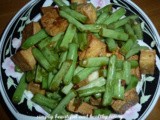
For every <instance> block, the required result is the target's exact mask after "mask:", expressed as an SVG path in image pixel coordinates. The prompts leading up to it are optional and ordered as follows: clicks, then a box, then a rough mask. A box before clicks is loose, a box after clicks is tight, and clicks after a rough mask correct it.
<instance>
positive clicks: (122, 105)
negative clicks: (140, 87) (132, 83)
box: [111, 88, 139, 114]
mask: <svg viewBox="0 0 160 120" xmlns="http://www.w3.org/2000/svg"><path fill="white" fill-rule="evenodd" d="M138 102H139V96H138V94H137V92H136V90H135V88H133V89H131V90H129V91H127V92H126V93H125V97H124V100H115V101H113V102H112V105H111V107H112V108H113V110H114V111H115V112H117V113H119V114H124V113H125V112H126V111H127V110H128V109H129V108H130V107H132V106H134V105H135V104H136V103H138Z"/></svg>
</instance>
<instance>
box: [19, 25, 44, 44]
mask: <svg viewBox="0 0 160 120" xmlns="http://www.w3.org/2000/svg"><path fill="white" fill-rule="evenodd" d="M40 30H41V25H40V24H39V23H38V22H32V23H29V24H28V25H26V26H25V28H24V30H23V32H22V37H23V39H22V43H23V42H24V41H25V40H26V39H27V38H28V37H30V36H32V35H34V34H35V33H37V32H39V31H40Z"/></svg>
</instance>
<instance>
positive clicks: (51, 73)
mask: <svg viewBox="0 0 160 120" xmlns="http://www.w3.org/2000/svg"><path fill="white" fill-rule="evenodd" d="M54 76H55V75H54V74H53V72H49V73H48V80H47V81H48V86H49V85H50V84H51V81H52V79H53V78H54Z"/></svg>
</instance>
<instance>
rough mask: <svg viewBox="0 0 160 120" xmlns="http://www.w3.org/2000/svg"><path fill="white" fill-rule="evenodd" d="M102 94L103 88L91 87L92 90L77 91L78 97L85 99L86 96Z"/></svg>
mask: <svg viewBox="0 0 160 120" xmlns="http://www.w3.org/2000/svg"><path fill="white" fill-rule="evenodd" d="M103 92H105V86H101V87H92V88H88V89H84V90H79V91H78V93H79V97H86V96H90V95H94V94H96V93H103Z"/></svg>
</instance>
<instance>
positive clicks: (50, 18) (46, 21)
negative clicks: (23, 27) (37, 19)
mask: <svg viewBox="0 0 160 120" xmlns="http://www.w3.org/2000/svg"><path fill="white" fill-rule="evenodd" d="M57 18H59V14H58V12H57V11H56V12H55V13H54V14H53V13H52V12H46V13H45V14H44V15H43V16H42V18H41V24H42V26H43V27H44V28H45V27H47V25H50V24H53V23H54V22H55V20H56V19H57Z"/></svg>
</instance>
